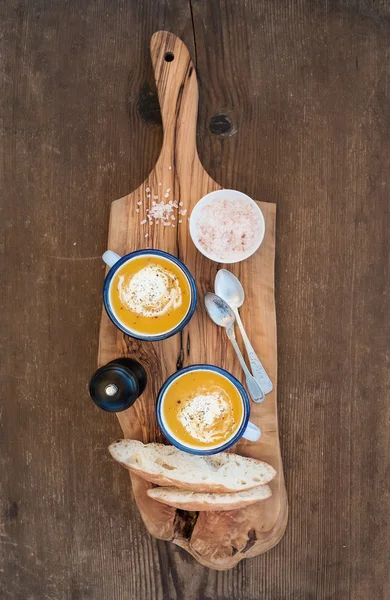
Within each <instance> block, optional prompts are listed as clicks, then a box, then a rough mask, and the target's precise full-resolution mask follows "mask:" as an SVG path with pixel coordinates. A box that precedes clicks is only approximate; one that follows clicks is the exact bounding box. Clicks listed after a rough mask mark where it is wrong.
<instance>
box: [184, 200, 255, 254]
mask: <svg viewBox="0 0 390 600" xmlns="http://www.w3.org/2000/svg"><path fill="white" fill-rule="evenodd" d="M264 232H265V223H264V216H263V213H262V212H261V210H260V208H259V207H258V205H257V204H256V202H255V201H254V200H252V198H250V197H249V196H247V195H246V194H243V193H242V192H238V191H237V190H218V191H216V192H210V194H207V195H206V196H203V198H201V199H200V200H199V202H198V203H197V204H196V205H195V207H194V209H193V211H192V213H191V216H190V235H191V238H192V241H193V242H194V244H195V246H196V247H197V249H198V250H199V252H201V253H202V254H203V255H204V256H206V257H207V258H209V259H210V260H213V261H214V262H218V263H224V264H232V263H236V262H240V261H242V260H245V259H247V258H249V257H250V256H252V254H254V253H255V252H256V250H258V248H259V247H260V245H261V242H262V241H263V238H264Z"/></svg>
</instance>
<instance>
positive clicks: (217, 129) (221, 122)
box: [209, 115, 233, 135]
mask: <svg viewBox="0 0 390 600" xmlns="http://www.w3.org/2000/svg"><path fill="white" fill-rule="evenodd" d="M209 129H210V131H211V133H214V134H215V135H232V133H233V123H232V121H231V119H230V117H228V116H227V115H214V116H213V117H211V119H210V123H209Z"/></svg>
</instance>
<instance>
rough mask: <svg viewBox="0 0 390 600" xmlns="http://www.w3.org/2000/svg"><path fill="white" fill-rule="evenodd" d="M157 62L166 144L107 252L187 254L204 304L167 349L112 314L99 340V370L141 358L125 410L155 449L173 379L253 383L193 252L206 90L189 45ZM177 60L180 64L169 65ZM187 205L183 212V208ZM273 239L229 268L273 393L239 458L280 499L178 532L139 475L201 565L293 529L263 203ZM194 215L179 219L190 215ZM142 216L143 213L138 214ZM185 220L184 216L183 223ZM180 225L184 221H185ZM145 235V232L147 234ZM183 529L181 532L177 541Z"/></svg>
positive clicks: (159, 51) (271, 249)
mask: <svg viewBox="0 0 390 600" xmlns="http://www.w3.org/2000/svg"><path fill="white" fill-rule="evenodd" d="M150 48H151V57H152V63H153V67H154V72H155V79H156V86H157V91H158V95H159V101H160V106H161V115H162V122H163V127H164V140H163V145H162V149H161V153H160V156H159V158H158V160H157V163H156V166H155V167H154V169H153V170H152V172H151V173H150V174H149V175H148V177H147V178H146V180H145V181H144V182H143V183H142V185H141V186H140V187H139V188H138V189H137V190H135V191H134V192H132V193H131V194H129V195H127V196H125V197H124V198H121V199H120V200H116V201H115V202H113V205H112V209H111V215H110V227H109V234H108V248H109V249H111V250H114V251H115V252H117V253H118V254H120V255H121V256H123V255H124V254H127V253H128V252H131V251H133V250H136V249H142V248H145V247H146V248H158V249H160V250H165V251H166V252H170V253H171V254H174V255H176V256H178V257H179V258H180V259H181V260H182V261H183V262H184V263H185V264H186V265H187V267H188V268H189V269H190V272H191V273H192V275H193V276H194V278H195V281H196V284H197V288H198V295H199V302H198V306H197V309H196V311H195V314H194V316H193V318H192V319H191V321H190V323H189V324H188V325H187V327H185V329H184V330H183V331H182V332H181V333H180V335H176V336H173V337H171V338H169V339H168V340H164V341H162V342H153V343H150V342H149V343H148V342H139V341H137V340H132V339H131V338H129V337H128V336H125V335H123V334H122V332H121V331H119V330H118V329H117V328H116V327H114V325H113V324H112V323H111V322H110V321H109V319H108V316H107V314H106V312H105V310H104V309H103V314H102V323H101V329H100V338H99V365H103V364H106V363H107V362H108V361H110V360H113V359H115V358H117V357H118V356H124V355H127V356H132V357H135V358H137V359H140V360H141V361H142V364H143V365H144V366H145V368H146V371H147V374H148V386H147V388H146V390H145V392H144V393H143V395H142V397H141V398H140V399H139V400H137V402H136V403H135V404H134V406H133V407H131V408H130V409H128V410H126V411H123V412H120V413H117V416H118V419H119V422H120V424H121V427H122V431H123V435H124V437H126V438H130V439H138V440H141V441H143V442H144V443H146V442H154V441H166V440H165V439H164V436H163V435H162V433H161V432H160V431H159V428H158V426H157V423H156V417H155V406H156V397H157V394H158V390H159V389H160V387H161V386H162V384H163V383H164V381H165V380H166V379H167V377H168V376H169V375H171V374H172V373H174V372H175V371H177V370H178V369H180V368H182V367H185V366H187V365H191V364H198V363H206V364H216V365H219V366H221V367H223V368H225V369H226V370H227V371H229V372H230V373H233V374H234V375H235V376H236V377H237V378H238V379H241V382H242V383H243V384H244V383H245V382H244V376H243V373H242V369H241V368H240V365H239V363H238V361H237V358H236V356H235V354H234V351H233V348H232V347H231V346H230V343H229V342H228V340H227V338H226V336H225V334H224V332H223V331H222V330H221V329H219V328H217V327H216V326H215V325H214V324H213V323H212V322H211V320H210V319H209V318H208V316H207V314H206V311H205V310H204V307H203V296H204V294H205V293H206V292H207V291H210V290H213V289H214V279H215V275H216V272H217V269H218V265H217V264H216V263H213V262H211V261H209V260H208V259H206V258H205V257H203V256H202V255H201V254H200V253H199V252H198V251H197V250H196V248H195V246H194V245H193V243H192V241H191V238H190V234H189V223H188V218H187V215H188V214H190V213H191V211H192V209H193V208H194V206H195V205H196V203H197V202H198V201H199V199H200V198H202V197H203V196H204V195H205V194H207V193H208V192H210V191H212V190H215V189H220V186H219V185H218V184H216V183H215V181H213V180H212V179H211V177H209V175H208V174H207V172H206V171H205V170H204V168H203V166H202V165H201V163H200V161H199V158H198V152H197V148H196V123H197V113H198V85H197V80H196V73H195V69H194V65H193V62H192V60H191V57H190V55H189V52H188V50H187V48H186V46H185V45H184V44H183V42H182V41H181V40H180V39H179V38H178V37H176V36H175V35H173V34H172V33H169V32H164V31H160V32H156V33H155V34H154V35H153V37H152V40H151V46H150ZM167 56H168V58H170V59H171V60H170V61H169V62H167V61H166V60H165V59H166V57H167ZM166 190H170V191H171V193H170V196H169V198H170V199H173V200H175V202H176V204H177V205H178V206H179V208H178V210H176V220H175V226H174V227H164V226H163V225H162V223H159V224H158V225H157V224H156V223H154V224H153V225H152V226H150V225H149V224H148V223H147V222H146V220H147V210H151V209H152V203H153V201H154V200H153V198H157V196H158V200H156V201H157V202H159V201H161V200H163V201H166V202H168V198H167V199H166V198H165V195H166ZM180 206H182V208H180ZM260 207H261V209H262V211H263V214H264V219H265V225H266V233H265V237H264V241H263V243H262V246H261V248H260V250H259V251H258V252H257V253H256V254H255V255H253V257H251V258H250V259H249V260H247V261H244V262H243V263H240V264H237V265H229V269H230V270H231V271H232V272H234V273H235V274H236V275H237V276H238V277H239V278H240V281H241V282H242V284H243V286H244V289H245V292H246V296H247V301H246V303H245V304H244V306H243V308H242V310H241V314H242V317H243V320H244V323H245V324H246V326H247V328H248V330H249V331H250V332H251V338H252V340H253V345H254V348H255V350H256V352H257V353H258V355H259V357H260V359H261V361H262V362H263V364H264V366H265V368H266V370H267V372H268V374H269V376H270V377H271V380H272V382H273V384H274V390H273V392H272V393H271V394H268V395H267V397H266V399H265V401H264V402H263V403H262V404H255V403H251V420H252V422H254V423H255V424H256V425H258V426H259V427H260V428H261V430H262V436H261V439H260V441H259V442H257V443H256V444H253V443H248V442H247V441H246V440H242V441H240V443H239V444H237V445H235V447H234V452H238V453H241V454H244V455H246V456H251V457H253V458H258V459H260V460H265V461H266V462H268V463H270V464H271V465H272V466H273V467H274V468H275V469H276V471H277V476H276V478H275V480H274V481H273V482H272V484H271V488H272V497H271V498H270V499H269V500H268V501H267V502H266V503H257V504H256V505H254V506H250V507H247V508H245V509H243V510H236V511H231V512H229V515H228V516H227V515H226V514H225V513H221V514H216V513H215V514H208V513H202V514H200V515H199V516H198V517H195V518H194V519H193V525H194V527H190V526H187V527H186V532H185V535H183V532H182V531H181V529H179V530H178V528H177V522H178V519H180V520H183V519H184V520H185V522H186V523H187V525H188V523H189V521H190V520H191V519H190V518H189V516H188V515H186V514H182V513H183V511H174V510H172V509H169V508H168V507H166V506H164V507H163V509H162V508H161V504H160V503H159V502H157V501H155V500H153V499H152V498H150V497H149V496H148V495H147V494H146V491H147V489H148V487H151V486H148V485H147V484H145V483H144V482H141V481H140V478H139V477H138V476H137V475H135V474H131V479H132V480H133V482H134V495H135V499H136V502H137V505H138V508H139V510H140V512H141V515H142V518H143V520H144V522H145V524H146V526H147V528H148V531H149V533H151V534H152V535H153V536H155V537H158V538H160V539H164V540H172V541H173V542H176V541H177V542H178V545H180V546H181V547H182V548H184V549H186V550H187V551H188V552H190V553H191V554H192V555H193V556H194V557H195V558H196V559H197V560H198V561H199V562H201V563H202V564H203V565H205V566H208V567H210V568H215V569H219V570H224V569H228V568H232V567H233V566H235V565H236V564H237V563H239V562H240V560H242V559H243V558H247V557H248V556H255V555H256V554H260V553H262V552H265V551H267V550H269V549H270V548H272V547H273V546H275V544H276V543H278V542H279V540H280V538H281V537H282V535H283V533H284V531H285V528H286V523H287V512H288V509H287V496H286V490H285V485H284V479H283V465H282V461H281V456H280V446H279V435H278V419H277V406H276V390H277V380H276V377H277V351H276V319H275V300H274V270H275V212H276V207H275V205H274V204H266V203H260ZM183 209H185V210H187V211H188V213H186V215H180V211H181V210H183ZM137 211H138V212H137ZM180 217H182V218H181V219H180ZM179 219H180V220H181V221H182V223H180V221H179ZM145 232H146V233H145ZM177 532H179V535H178V540H177V539H176V538H177V535H176V534H177Z"/></svg>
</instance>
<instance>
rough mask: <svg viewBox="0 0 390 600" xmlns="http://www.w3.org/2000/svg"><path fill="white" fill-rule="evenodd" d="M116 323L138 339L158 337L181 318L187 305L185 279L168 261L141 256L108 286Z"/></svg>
mask: <svg viewBox="0 0 390 600" xmlns="http://www.w3.org/2000/svg"><path fill="white" fill-rule="evenodd" d="M110 304H111V307H112V310H113V311H114V313H115V315H116V317H117V319H118V320H119V321H121V323H122V324H123V325H124V326H125V327H126V328H127V329H129V330H131V331H134V333H139V334H141V335H161V334H164V333H167V332H168V331H171V330H172V329H174V328H175V327H176V326H177V325H179V324H180V323H181V321H182V320H183V319H184V318H185V316H186V314H187V312H188V310H189V307H190V304H191V290H190V286H189V283H188V280H187V277H186V276H185V274H184V273H183V272H182V270H181V269H180V268H179V267H178V266H177V265H176V264H175V263H173V262H172V261H170V260H168V259H166V258H163V257H160V256H156V255H148V254H144V255H142V256H136V257H135V258H132V259H131V260H129V261H128V262H126V263H125V264H123V265H122V266H121V267H120V268H119V269H118V271H117V272H116V273H115V276H114V277H113V280H112V282H111V286H110Z"/></svg>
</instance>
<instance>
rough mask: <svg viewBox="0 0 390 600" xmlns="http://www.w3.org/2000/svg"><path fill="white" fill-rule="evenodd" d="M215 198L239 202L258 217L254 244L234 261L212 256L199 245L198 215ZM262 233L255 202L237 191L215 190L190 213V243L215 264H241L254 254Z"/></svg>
mask: <svg viewBox="0 0 390 600" xmlns="http://www.w3.org/2000/svg"><path fill="white" fill-rule="evenodd" d="M217 198H224V199H226V200H235V201H240V202H244V203H246V204H249V205H251V207H252V208H253V209H254V210H255V211H256V212H257V213H258V215H259V228H258V231H257V232H256V241H255V243H254V244H253V246H252V247H251V248H250V250H248V251H247V252H243V253H242V254H240V256H239V257H236V258H234V259H232V258H231V257H230V258H229V257H226V258H224V257H221V256H220V255H217V254H214V253H213V252H212V251H208V250H206V249H205V248H204V247H203V246H202V244H200V243H199V235H198V219H199V216H200V213H201V211H202V209H204V207H205V206H207V205H210V204H212V203H213V202H214V201H215V200H216V199H217ZM264 232H265V222H264V216H263V213H262V212H261V210H260V208H259V207H258V205H257V204H256V202H255V201H254V200H252V198H250V197H249V196H247V195H246V194H243V193H242V192H238V191H237V190H217V191H216V192H210V193H209V194H207V195H206V196H203V198H201V199H200V200H199V202H198V203H197V204H196V205H195V207H194V209H193V211H192V213H191V216H190V235H191V238H192V241H193V242H194V244H195V246H196V247H197V249H198V250H199V252H201V253H202V254H203V255H204V256H206V257H207V258H209V259H210V260H213V261H214V262H217V263H222V264H232V263H237V262H241V261H242V260H246V259H247V258H249V257H250V256H252V254H254V253H255V252H256V250H258V249H259V247H260V245H261V242H262V241H263V238H264Z"/></svg>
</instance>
